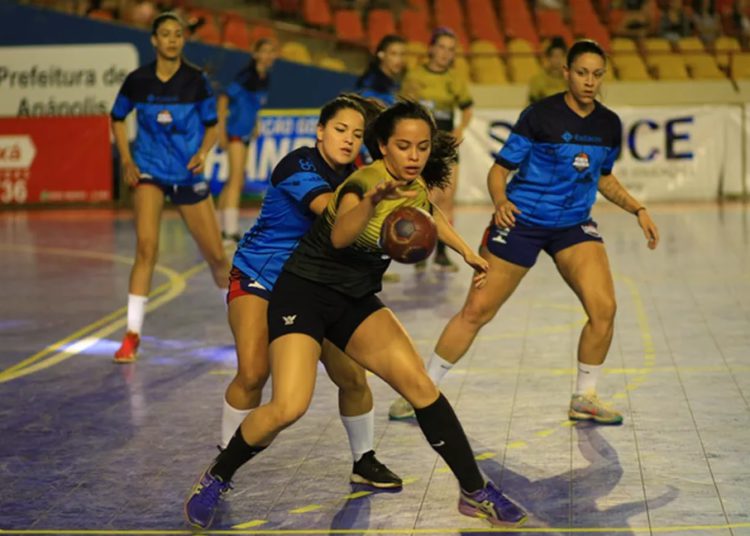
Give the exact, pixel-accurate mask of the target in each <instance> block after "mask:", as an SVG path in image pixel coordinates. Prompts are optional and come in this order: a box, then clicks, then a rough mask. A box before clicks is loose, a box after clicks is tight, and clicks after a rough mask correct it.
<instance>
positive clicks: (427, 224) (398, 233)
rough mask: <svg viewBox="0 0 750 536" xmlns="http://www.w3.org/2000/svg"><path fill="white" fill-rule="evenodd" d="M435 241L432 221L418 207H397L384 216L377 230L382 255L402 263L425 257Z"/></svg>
mask: <svg viewBox="0 0 750 536" xmlns="http://www.w3.org/2000/svg"><path fill="white" fill-rule="evenodd" d="M436 243H437V226H436V225H435V220H433V219H432V216H430V214H429V213H428V212H427V211H426V210H422V209H421V208H416V207H400V208H397V209H396V210H394V211H393V212H391V213H390V214H389V215H388V216H387V217H386V218H385V221H384V222H383V227H382V228H381V230H380V246H381V247H382V248H383V251H384V252H385V254H386V255H388V256H389V257H390V258H391V259H393V260H394V261H397V262H402V263H405V264H414V263H416V262H419V261H423V260H425V259H426V258H427V257H429V256H430V254H431V253H432V250H433V249H435V244H436Z"/></svg>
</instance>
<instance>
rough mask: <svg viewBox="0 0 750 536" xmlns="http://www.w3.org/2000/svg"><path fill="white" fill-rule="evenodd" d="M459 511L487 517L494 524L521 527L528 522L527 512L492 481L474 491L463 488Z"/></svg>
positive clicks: (459, 500)
mask: <svg viewBox="0 0 750 536" xmlns="http://www.w3.org/2000/svg"><path fill="white" fill-rule="evenodd" d="M458 511H459V512H461V513H462V514H463V515H465V516H469V517H481V518H484V519H487V520H488V521H489V522H490V523H492V524H493V525H506V526H508V525H510V526H516V527H520V526H521V525H523V524H524V523H525V522H526V512H524V511H523V510H521V508H519V507H518V506H516V505H515V504H514V503H513V501H511V500H510V499H509V498H507V497H506V496H505V495H503V492H502V491H501V490H500V489H498V488H497V487H496V486H495V484H493V483H492V482H487V484H485V486H484V488H482V489H480V490H477V491H475V492H474V493H466V492H465V491H464V490H461V496H460V497H459V499H458Z"/></svg>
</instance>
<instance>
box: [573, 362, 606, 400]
mask: <svg viewBox="0 0 750 536" xmlns="http://www.w3.org/2000/svg"><path fill="white" fill-rule="evenodd" d="M603 367H604V365H587V364H586V363H581V362H580V361H579V362H578V377H577V378H576V394H577V395H582V394H584V393H588V392H590V391H596V381H597V380H598V379H599V374H600V373H601V371H602V368H603Z"/></svg>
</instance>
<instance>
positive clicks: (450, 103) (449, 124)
mask: <svg viewBox="0 0 750 536" xmlns="http://www.w3.org/2000/svg"><path fill="white" fill-rule="evenodd" d="M401 88H402V94H403V96H404V97H406V98H409V99H415V100H418V101H419V102H420V103H421V104H423V105H424V106H425V107H427V108H429V109H430V110H431V111H432V114H433V115H434V116H435V122H436V123H437V126H438V128H439V129H440V130H447V131H451V130H453V111H454V110H455V109H456V108H460V109H461V110H465V109H466V108H469V107H470V106H472V105H473V104H474V100H473V99H472V98H471V93H469V81H468V80H466V77H465V76H462V75H461V74H459V73H458V72H456V70H455V69H448V70H447V71H443V72H438V71H432V70H430V69H429V68H428V67H427V65H418V66H417V67H415V68H413V69H409V71H408V72H407V73H406V76H404V80H403V82H402V84H401Z"/></svg>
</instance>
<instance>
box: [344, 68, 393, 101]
mask: <svg viewBox="0 0 750 536" xmlns="http://www.w3.org/2000/svg"><path fill="white" fill-rule="evenodd" d="M354 89H355V90H356V91H357V93H359V94H360V95H362V96H363V97H369V98H373V99H377V100H379V101H380V102H382V103H383V104H385V105H386V106H390V105H392V104H394V103H395V102H396V95H398V92H399V90H400V85H399V83H398V82H397V81H396V80H394V79H393V78H391V77H390V76H388V75H387V74H385V73H384V72H383V71H382V70H381V69H380V67H378V66H377V65H372V66H371V67H370V68H369V69H367V71H365V73H364V74H363V75H362V76H360V77H359V78H358V79H357V83H356V84H355V85H354Z"/></svg>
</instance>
